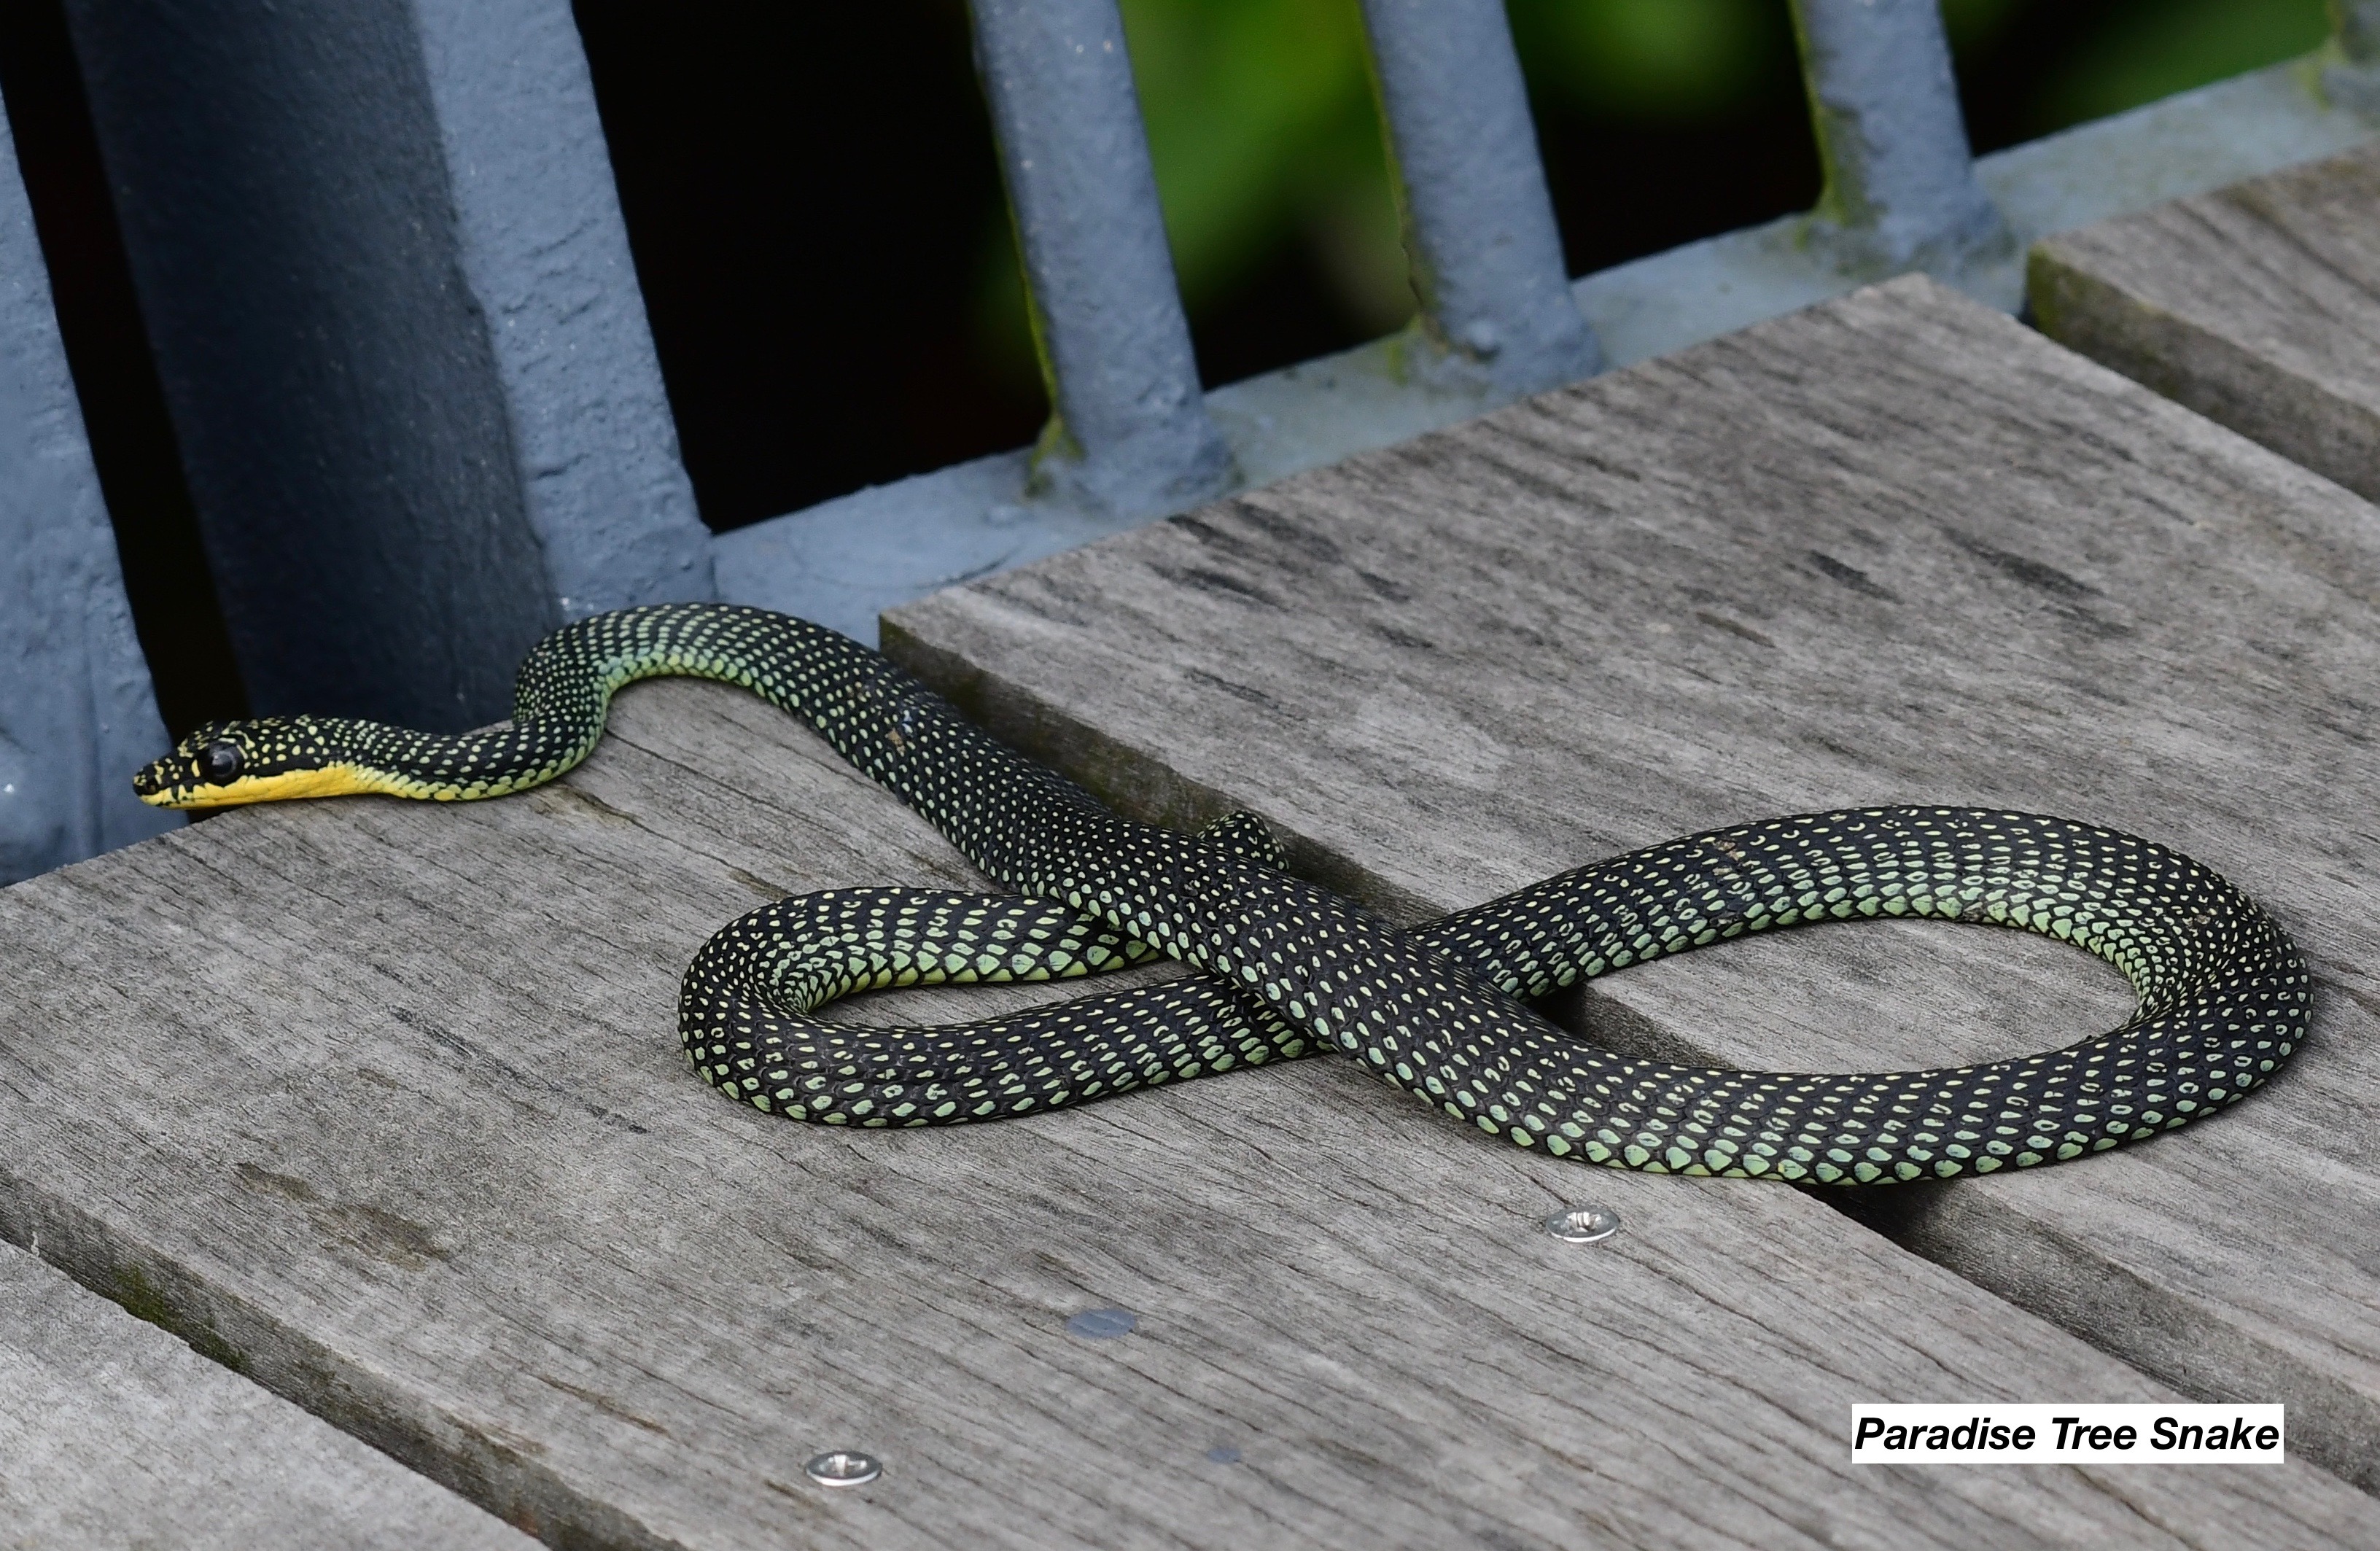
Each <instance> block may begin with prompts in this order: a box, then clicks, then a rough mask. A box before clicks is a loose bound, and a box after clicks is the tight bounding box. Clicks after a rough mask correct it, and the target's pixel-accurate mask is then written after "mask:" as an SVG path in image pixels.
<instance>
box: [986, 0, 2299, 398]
mask: <svg viewBox="0 0 2380 1551" xmlns="http://www.w3.org/2000/svg"><path fill="white" fill-rule="evenodd" d="M1121 4H1122V7H1123V18H1124V27H1125V31H1126V34H1127V38H1128V41H1129V42H1130V46H1131V50H1132V56H1133V65H1134V69H1135V76H1136V79H1137V80H1138V83H1139V88H1140V94H1141V106H1142V110H1143V112H1144V114H1145V115H1146V117H1147V124H1148V135H1149V150H1150V152H1151V155H1152V156H1153V158H1154V160H1155V163H1156V167H1157V180H1158V187H1159V190H1160V195H1161V197H1162V199H1163V201H1164V206H1165V218H1166V224H1167V229H1168V231H1169V233H1170V234H1171V236H1172V246H1173V256H1174V265H1175V268H1176V271H1177V273H1178V274H1179V277H1180V280H1181V283H1182V289H1183V296H1184V300H1185V302H1186V303H1187V305H1188V307H1189V309H1190V310H1191V312H1192V314H1193V316H1194V318H1196V316H1197V315H1198V314H1199V313H1200V310H1201V309H1202V308H1206V307H1208V306H1210V305H1212V304H1213V303H1215V302H1216V300H1217V298H1219V297H1225V296H1227V295H1228V294H1229V293H1231V292H1232V291H1233V289H1234V287H1237V286H1240V285H1245V284H1246V283H1247V282H1248V281H1249V278H1250V277H1251V276H1252V275H1253V274H1256V273H1257V272H1259V271H1260V270H1262V269H1263V268H1264V267H1265V266H1266V265H1267V264H1268V263H1269V262H1273V261H1276V260H1277V259H1278V256H1279V255H1280V253H1281V249H1282V248H1284V247H1285V246H1288V245H1298V246H1301V247H1302V248H1304V250H1305V252H1304V255H1303V256H1304V257H1305V259H1306V260H1308V261H1311V262H1312V264H1314V265H1315V266H1316V267H1317V268H1318V269H1319V270H1320V271H1321V272H1323V273H1325V274H1326V275H1327V276H1328V278H1329V282H1330V287H1331V289H1332V291H1333V292H1334V293H1335V300H1336V302H1337V303H1338V306H1339V309H1340V311H1341V312H1342V315H1343V317H1344V319H1345V321H1346V322H1347V323H1348V325H1349V326H1350V327H1352V328H1353V329H1354V331H1355V332H1356V333H1357V334H1358V336H1359V337H1360V336H1361V335H1362V334H1366V333H1385V332H1387V331H1389V330H1390V329H1393V328H1395V327H1397V326H1398V325H1399V324H1400V323H1402V322H1403V321H1404V320H1405V319H1406V318H1407V317H1408V316H1410V314H1411V311H1412V307H1413V298H1412V296H1411V294H1410V292H1409V291H1408V290H1407V288H1406V285H1405V279H1404V256H1403V250H1402V248H1401V247H1400V244H1399V238H1398V231H1397V218H1396V212H1395V206H1394V198H1393V194H1392V191H1391V189H1390V182H1389V175H1388V168H1387V163H1386V158H1385V156H1384V154H1383V151H1382V149H1381V144H1380V139H1379V128H1378V120H1377V117H1376V116H1375V112H1374V103H1373V96H1372V86H1371V81H1370V79H1369V75H1368V69H1367V67H1366V58H1365V53H1364V39H1363V29H1362V22H1361V18H1360V16H1359V14H1358V11H1357V8H1356V0H1121ZM1784 4H1785V0H1508V5H1507V9H1508V13H1509V15H1510V16H1511V18H1512V32H1513V38H1514V42H1515V43H1516V44H1517V46H1518V48H1519V50H1520V53H1521V55H1522V59H1523V63H1524V67H1525V69H1526V71H1527V74H1528V77H1529V80H1530V86H1531V90H1532V92H1533V94H1534V96H1535V99H1536V108H1537V111H1538V115H1539V117H1540V120H1541V124H1542V123H1543V121H1544V120H1545V119H1546V117H1547V115H1548V112H1554V111H1558V112H1560V113H1562V114H1564V115H1568V121H1569V122H1573V123H1578V122H1585V123H1589V124H1602V125H1610V126H1616V127H1621V128H1622V129H1623V130H1625V131H1627V132H1631V133H1640V134H1641V133H1642V132H1644V131H1646V130H1648V129H1649V130H1652V131H1654V132H1658V131H1659V130H1660V129H1662V128H1663V127H1676V128H1691V127H1697V126H1700V127H1706V128H1707V127H1709V126H1711V125H1713V124H1724V123H1726V122H1727V121H1729V120H1730V119H1731V118H1736V117H1741V116H1743V114H1744V112H1745V109H1746V105H1747V104H1748V103H1752V102H1754V101H1755V99H1760V98H1762V97H1763V95H1764V94H1772V95H1773V93H1774V92H1776V91H1779V89H1780V84H1779V83H1780V81H1783V82H1785V83H1787V84H1788V87H1789V88H1790V82H1791V73H1792V71H1793V70H1794V61H1793V59H1792V57H1791V34H1790V32H1788V31H1787V30H1786V29H1785V28H1784V27H1783V26H1782V25H1781V14H1780V13H1781V11H1782V7H1783V6H1784ZM1943 10H1944V20H1945V23H1946V26H1947V28H1948V30H1949V33H1950V37H1951V42H1952V47H1953V50H1954V52H1955V53H1956V55H1958V57H1959V62H1960V67H1961V77H1962V83H1963V84H1964V85H1965V87H1966V90H1967V91H1968V94H1969V96H1970V98H1971V102H1970V118H1971V121H1973V119H1974V118H1975V116H1976V108H1977V106H1978V104H1977V103H1974V102H1973V101H1972V99H1973V96H1974V93H1975V91H1976V90H1977V86H1976V79H1977V78H1979V77H1987V78H1988V79H1989V87H1990V89H1991V90H1993V91H2000V92H2002V93H2003V94H2007V93H2010V92H2011V91H2012V92H2013V100H2010V101H1996V102H1995V103H1993V104H1991V111H1990V113H1989V115H1986V117H1987V118H1988V121H1989V122H1990V123H1991V124H1992V125H1994V126H1996V127H1999V128H2001V129H2002V130H2003V131H2004V133H2003V134H2002V135H2001V136H2000V137H1999V138H2000V139H2004V140H2014V139H2031V138H2033V137H2034V136H2038V135H2043V134H2048V133H2050V132H2052V131H2054V130H2057V129H2060V128H2064V127H2068V126H2070V125H2072V124H2077V123H2081V122H2083V121H2086V120H2088V119H2093V118H2097V117H2101V116H2103V115H2107V114H2111V113H2118V112H2121V111H2122V110H2124V109H2126V108H2129V107H2132V106H2135V105H2138V104H2140V103H2147V102H2152V101H2155V100H2156V99H2157V98H2160V97H2165V96H2168V95H2170V94H2171V93H2173V92H2176V91H2183V90H2186V89H2188V88H2190V87H2192V86H2198V85H2202V84H2204V83H2207V82H2210V81H2215V80H2219V79H2224V78H2226V77H2228V76H2232V75H2237V74H2239V73H2240V72H2241V71H2243V70H2250V69H2253V68H2256V67H2260V66H2264V65H2268V64H2271V63H2274V62H2276V61H2277V60H2281V59H2286V58H2289V57H2291V56H2292V55H2301V54H2304V53H2306V52H2308V51H2309V50H2311V49H2313V48H2314V47H2316V46H2317V45H2318V44H2319V43H2320V42H2322V40H2323V38H2324V37H2325V35H2326V31H2327V27H2328V22H2327V19H2326V17H2325V0H2103V3H2100V4H2095V5H2091V4H2083V5H2078V4H2076V3H2075V0H1945V3H1944V7H1943ZM2044 40H2047V42H2045V41H2044ZM2011 54H2013V55H2019V56H2020V57H2017V58H2014V59H2011V58H2010V57H2008V56H2009V55H2011ZM2010 82H2014V83H2015V84H2014V86H2013V87H2012V88H2011V86H2010ZM1986 149H1988V143H1987V144H1986ZM1780 213H1781V212H1780ZM985 273H986V277H987V287H988V289H987V295H986V297H985V303H986V305H985V307H984V309H983V310H982V312H981V314H980V316H981V317H982V318H983V319H984V320H985V321H986V323H987V324H988V325H989V326H990V327H991V328H993V329H995V330H996V331H997V332H998V333H1000V334H1001V335H1002V336H1003V337H1002V340H1001V342H1000V343H999V344H998V345H997V349H998V352H999V353H1001V354H1009V355H1013V354H1014V352H1016V351H1018V350H1020V349H1022V348H1023V347H1024V340H1023V335H1022V333H1021V330H1020V329H1019V328H1018V327H1017V323H1016V320H1018V319H1019V318H1020V317H1021V315H1022V306H1021V300H1022V298H1021V294H1020V291H1019V282H1018V280H1017V277H1016V273H1015V267H1014V261H1013V260H1012V259H1011V257H1010V255H1009V252H1008V249H1007V246H1006V238H1005V234H1002V237H1001V240H1000V242H999V244H998V249H997V251H996V252H995V251H991V250H989V249H988V251H987V254H986V263H985Z"/></svg>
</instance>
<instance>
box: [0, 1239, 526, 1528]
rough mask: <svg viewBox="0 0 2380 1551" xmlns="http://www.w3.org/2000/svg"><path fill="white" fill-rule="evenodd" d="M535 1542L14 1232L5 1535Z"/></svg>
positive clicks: (4, 1335)
mask: <svg viewBox="0 0 2380 1551" xmlns="http://www.w3.org/2000/svg"><path fill="white" fill-rule="evenodd" d="M533 1544H534V1543H533V1542H531V1541H529V1540H528V1539H527V1538H525V1537H524V1536H522V1535H521V1534H519V1533H517V1532H516V1531H513V1530H509V1529H506V1528H505V1527H504V1525H502V1524H500V1523H498V1522H497V1521H495V1520H493V1519H491V1518H489V1517H488V1516H487V1515H486V1514H485V1513H482V1512H481V1511H480V1509H476V1508H473V1507H472V1506H471V1505H470V1504H468V1503H467V1502H465V1501H463V1500H462V1499H461V1498H460V1497H457V1496H455V1495H454V1494H453V1493H451V1492H448V1491H446V1490H445V1489H443V1487H439V1486H436V1485H433V1484H431V1483H430V1482H428V1481H425V1480H423V1479H422V1478H421V1477H420V1476H418V1475H416V1474H414V1473H413V1472H410V1471H407V1470H405V1469H403V1468H402V1467H400V1466H398V1465H396V1464H394V1463H392V1462H391V1461H390V1460H389V1459H388V1458H387V1457H386V1456H385V1455H382V1454H376V1453H374V1452H373V1451H372V1450H370V1448H365V1447H364V1446H363V1445H362V1444H360V1443H358V1442H357V1441H356V1440H355V1439H353V1438H351V1437H348V1436H346V1434H344V1433H341V1432H339V1431H338V1430H337V1429H336V1428H334V1427H330V1426H327V1425H325V1424H323V1423H322V1422H321V1421H319V1420H317V1419H316V1418H314V1417H311V1416H309V1415H307V1414H306V1413H305V1412H302V1411H299V1410H298V1409H297V1407H295V1406H293V1405H291V1404H290V1403H289V1402H288V1401H286V1400H281V1399H278V1398H277V1397H275V1396H273V1395H270V1394H267V1393H266V1392H265V1391H264V1390H262V1389H260V1388H258V1387H256V1386H255V1385H253V1384H250V1383H249V1382H248V1381H247V1380H245V1379H242V1378H239V1377H237V1375H233V1374H230V1373H226V1372H225V1370H224V1369H222V1368H221V1367H219V1366H217V1365H216V1364H214V1363H210V1362H208V1361H206V1360H205V1359H204V1358H202V1357H200V1356H199V1355H198V1354H197V1353H195V1352H193V1351H191V1350H190V1349H189V1348H188V1347H187V1346H185V1345H183V1344H182V1343H181V1342H180V1341H177V1340H176V1339H174V1338H173V1337H171V1336H169V1335H167V1334H165V1333H164V1331H163V1330H160V1329H157V1328H156V1327H153V1326H150V1325H144V1324H142V1323H141V1322H140V1320H137V1319H135V1318H133V1317H132V1316H131V1315H128V1314H127V1313H125V1312H124V1311H123V1310H122V1309H119V1308H117V1307H116V1306H115V1304H113V1303H107V1302H106V1301H104V1300H103V1299H99V1298H94V1297H92V1296H91V1294H90V1293H88V1292H85V1291H84V1290H82V1289H80V1288H79V1287H77V1286H75V1285H74V1284H73V1283H72V1282H70V1281H68V1280H67V1278H64V1277H62V1276H60V1275H59V1274H58V1273H57V1272H55V1271H54V1270H51V1269H50V1268H49V1267H48V1266H43V1265H42V1264H41V1263H40V1262H39V1261H37V1260H35V1259H33V1258H32V1257H31V1256H30V1255H28V1254H24V1253H23V1252H21V1251H19V1250H16V1249H12V1248H10V1247H8V1246H7V1245H6V1244H0V1545H6V1546H8V1547H9V1548H10V1551H19V1548H23V1551H31V1548H34V1547H53V1546H55V1547H60V1548H64V1547H74V1546H135V1545H172V1546H179V1547H186V1548H188V1551H214V1548H218V1547H220V1548H221V1551H282V1548H287V1551H301V1548H302V1551H334V1548H336V1551H346V1548H347V1547H354V1548H356V1551H363V1548H365V1547H371V1546H383V1547H387V1548H389V1551H399V1548H402V1551H414V1548H416V1547H420V1546H427V1545H437V1546H455V1547H458V1548H462V1547H484V1548H486V1551H499V1548H503V1547H511V1548H513V1551H528V1547H529V1546H530V1545H533Z"/></svg>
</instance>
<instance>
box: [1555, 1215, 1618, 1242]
mask: <svg viewBox="0 0 2380 1551" xmlns="http://www.w3.org/2000/svg"><path fill="white" fill-rule="evenodd" d="M1546 1231H1547V1232H1548V1233H1550V1234H1552V1235H1553V1236H1554V1237H1555V1238H1557V1239H1560V1241H1561V1242H1563V1243H1565V1244H1598V1243H1601V1242H1603V1241H1604V1240H1606V1239H1609V1238H1610V1237H1611V1236H1612V1235H1613V1234H1614V1233H1617V1232H1619V1231H1620V1214H1619V1213H1618V1212H1614V1211H1609V1210H1607V1209H1605V1208H1604V1207H1601V1206H1573V1207H1571V1208H1570V1209H1569V1210H1567V1211H1561V1212H1556V1213H1555V1214H1554V1215H1553V1216H1551V1217H1549V1218H1546Z"/></svg>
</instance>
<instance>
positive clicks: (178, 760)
mask: <svg viewBox="0 0 2380 1551" xmlns="http://www.w3.org/2000/svg"><path fill="white" fill-rule="evenodd" d="M352 772H353V767H352V766H351V765H349V764H348V763H347V762H346V760H345V759H344V758H343V757H341V756H340V754H339V752H338V751H337V750H336V749H334V748H333V747H332V746H331V745H330V744H329V743H328V742H327V741H326V740H325V739H324V738H322V736H321V735H320V733H319V731H318V729H317V728H316V726H315V724H314V720H313V719H312V718H311V717H303V716H300V717H289V718H282V717H262V718H258V719H255V720H251V721H210V722H208V723H207V724H206V725H205V726H203V727H200V729H198V730H197V731H196V732H194V733H191V734H190V735H189V736H188V737H186V738H184V739H183V740H182V741H181V742H180V743H178V744H176V745H174V752H173V753H171V754H168V755H167V756H165V757H164V758H163V759H154V760H152V761H150V762H149V763H148V764H146V765H144V766H142V767H141V768H140V770H139V771H137V772H136V773H135V774H134V775H133V777H132V790H133V791H134V792H135V793H136V794H139V796H140V800H141V801H142V802H144V803H147V804H149V805H150V806H152V807H175V808H209V807H230V806H234V805H236V804H239V803H262V802H272V801H273V800H275V799H277V798H282V797H317V796H330V795H333V794H336V793H338V792H344V791H353V790H357V789H358V788H356V787H355V786H354V785H352V784H349V783H347V782H346V780H345V779H344V778H346V777H347V776H350V775H351V774H352Z"/></svg>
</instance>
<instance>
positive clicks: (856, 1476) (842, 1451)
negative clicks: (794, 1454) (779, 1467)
mask: <svg viewBox="0 0 2380 1551" xmlns="http://www.w3.org/2000/svg"><path fill="white" fill-rule="evenodd" d="M802 1470H803V1472H804V1473H806V1474H807V1475H808V1476H809V1478H810V1479H811V1480H812V1481H815V1482H817V1483H818V1484H820V1485H821V1486H865V1485H867V1484H868V1483H869V1482H871V1481H873V1480H875V1479H876V1478H877V1477H878V1476H880V1475H882V1474H883V1473H884V1464H883V1461H882V1460H879V1459H877V1458H876V1456H875V1455H873V1454H862V1453H860V1452H859V1451H858V1450H857V1449H855V1448H837V1449H832V1450H830V1451H828V1452H827V1453H824V1454H820V1455H819V1456H817V1457H816V1458H814V1459H813V1460H810V1462H809V1463H808V1464H807V1465H804V1466H803V1467H802Z"/></svg>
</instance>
